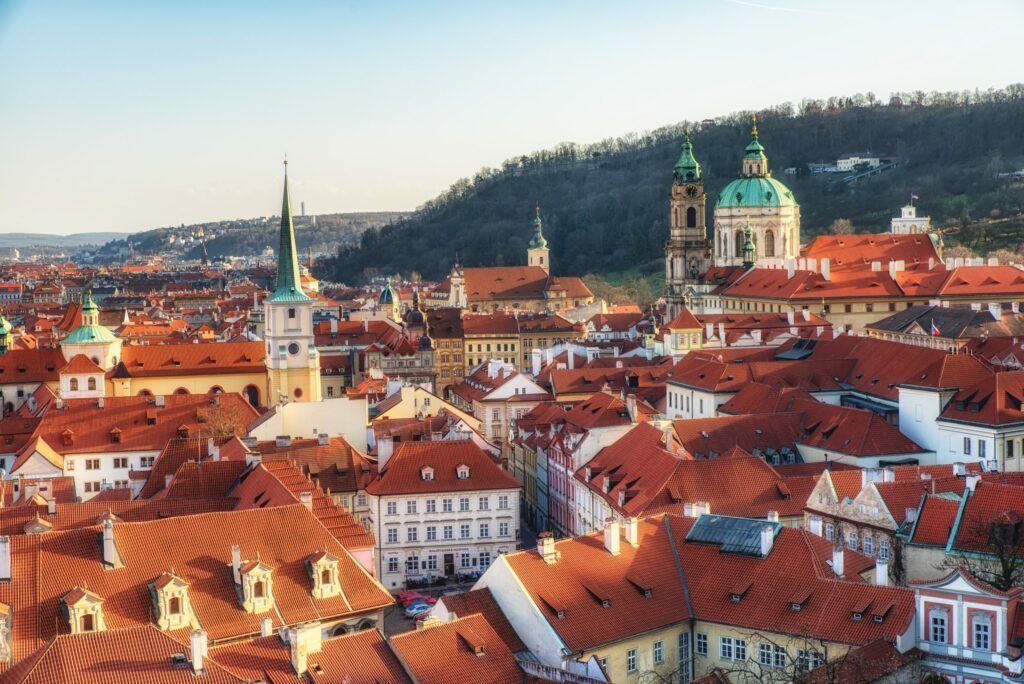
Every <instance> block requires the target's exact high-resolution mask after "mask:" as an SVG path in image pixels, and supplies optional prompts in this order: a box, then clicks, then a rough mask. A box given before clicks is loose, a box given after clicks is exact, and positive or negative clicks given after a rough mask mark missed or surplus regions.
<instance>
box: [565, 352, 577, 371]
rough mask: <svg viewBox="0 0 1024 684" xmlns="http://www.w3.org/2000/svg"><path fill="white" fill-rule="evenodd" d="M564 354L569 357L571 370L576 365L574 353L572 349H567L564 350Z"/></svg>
mask: <svg viewBox="0 0 1024 684" xmlns="http://www.w3.org/2000/svg"><path fill="white" fill-rule="evenodd" d="M566 355H567V356H568V357H569V370H573V368H575V366H576V354H575V353H574V352H573V350H572V349H569V350H568V351H567V352H566Z"/></svg>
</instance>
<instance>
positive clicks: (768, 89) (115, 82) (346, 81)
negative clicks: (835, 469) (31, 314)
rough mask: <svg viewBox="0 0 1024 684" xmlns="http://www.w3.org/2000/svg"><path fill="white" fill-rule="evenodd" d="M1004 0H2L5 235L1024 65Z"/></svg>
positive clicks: (231, 207)
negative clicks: (285, 171) (286, 179)
mask: <svg viewBox="0 0 1024 684" xmlns="http://www.w3.org/2000/svg"><path fill="white" fill-rule="evenodd" d="M1022 26H1024V4H1022V3H1021V2H1020V1H1019V0H976V1H975V2H970V3H968V2H962V1H955V2H954V1H946V0H930V1H925V0H922V1H920V2H918V1H910V0H856V1H850V2H833V1H827V0H763V1H762V0H750V1H749V2H748V1H747V0H675V1H674V2H602V1H599V0H587V1H583V0H578V1H577V0H558V1H556V0H547V1H545V2H540V1H538V2H534V1H531V0H516V1H514V2H495V1H493V0H491V1H488V2H479V1H477V2H468V1H467V2H430V1H428V0H420V1H418V2H387V1H384V0H374V1H373V2H340V1H339V2H326V1H324V2H305V1H301V0H289V1H285V2H282V1H278V2H273V3H269V2H262V1H258V0H244V1H239V2H226V1H220V2H219V1H217V0H196V1H193V0H165V1H164V2H144V1H141V0H133V1H125V2H107V1H104V0H89V1H87V2H83V1H82V0H70V1H60V0H45V1H44V0H36V1H32V2H16V1H12V0H0V150H3V152H2V157H0V232H6V231H36V232H47V233H69V232H80V231H86V230H142V229H145V228H151V227H156V226H162V225H170V224H178V223H191V222H196V221H205V220H216V219H230V218H240V217H249V216H258V215H269V214H272V213H275V212H277V211H279V210H280V183H281V163H280V162H281V158H282V156H283V154H284V153H285V152H287V154H288V157H289V161H290V165H289V169H290V177H291V178H292V179H293V188H294V193H295V196H294V197H293V201H294V202H295V207H296V210H297V208H298V202H299V201H300V200H305V202H306V206H307V210H308V211H310V212H313V213H323V212H333V211H365V210H383V209H411V208H414V207H415V206H417V205H418V204H420V203H421V202H423V201H424V200H426V199H429V198H431V197H433V196H435V195H436V194H437V193H438V192H440V191H441V190H443V189H444V188H446V187H447V186H448V185H450V184H451V183H452V182H453V181H455V180H456V179H458V178H460V177H463V176H469V175H472V174H473V173H475V172H476V171H477V170H478V169H479V168H480V167H482V166H496V165H498V164H500V163H501V162H502V161H503V160H504V159H507V158H509V157H511V156H514V155H517V154H522V153H524V152H529V151H532V150H537V149H541V148H544V147H550V146H552V145H554V144H556V143H558V142H562V141H568V140H572V141H575V142H580V143H586V142H593V141H595V140H600V139H602V138H605V137H610V136H616V135H621V134H623V133H626V132H629V131H642V130H644V129H651V128H656V127H658V126H662V125H665V124H669V123H674V122H677V121H680V120H683V119H701V118H705V117H710V116H715V115H719V114H725V113H729V112H731V111H736V110H746V109H756V108H759V107H763V106H767V105H771V104H775V103H779V102H785V101H794V102H797V101H799V100H800V99H802V98H804V97H828V96H830V95H850V94H853V93H856V92H867V91H873V92H874V93H875V94H876V95H878V96H879V97H885V96H887V95H888V93H889V92H891V91H894V90H914V89H921V90H933V89H935V90H954V89H957V90H959V89H964V88H971V89H973V88H975V87H980V88H988V87H993V86H994V87H1002V86H1005V85H1006V84H1008V83H1012V82H1015V81H1019V80H1022V79H1024V73H1022V71H1021V68H1020V62H1019V45H1020V38H1019V33H1020V30H1021V28H1022Z"/></svg>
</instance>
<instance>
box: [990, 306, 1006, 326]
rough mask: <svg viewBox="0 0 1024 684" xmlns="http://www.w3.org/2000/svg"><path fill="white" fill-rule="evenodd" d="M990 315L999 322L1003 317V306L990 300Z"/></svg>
mask: <svg viewBox="0 0 1024 684" xmlns="http://www.w3.org/2000/svg"><path fill="white" fill-rule="evenodd" d="M988 315H989V316H991V317H992V318H994V319H995V321H996V322H997V323H998V322H999V321H1001V320H1002V319H1003V307H1002V305H1000V304H999V303H998V302H990V303H989V305H988Z"/></svg>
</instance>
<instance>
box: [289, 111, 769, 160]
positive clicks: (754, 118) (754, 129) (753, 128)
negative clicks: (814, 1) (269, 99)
mask: <svg viewBox="0 0 1024 684" xmlns="http://www.w3.org/2000/svg"><path fill="white" fill-rule="evenodd" d="M750 119H751V121H753V125H752V126H751V129H750V135H752V136H754V137H755V138H756V137H757V112H754V113H753V114H751V115H750ZM286 163H287V162H286Z"/></svg>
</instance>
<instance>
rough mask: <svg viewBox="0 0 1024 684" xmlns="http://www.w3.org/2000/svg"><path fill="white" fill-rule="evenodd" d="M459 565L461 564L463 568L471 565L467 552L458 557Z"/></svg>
mask: <svg viewBox="0 0 1024 684" xmlns="http://www.w3.org/2000/svg"><path fill="white" fill-rule="evenodd" d="M459 565H461V566H462V567H463V568H469V567H472V566H473V563H472V562H471V561H470V556H469V554H468V553H463V554H462V555H461V556H460V557H459Z"/></svg>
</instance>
